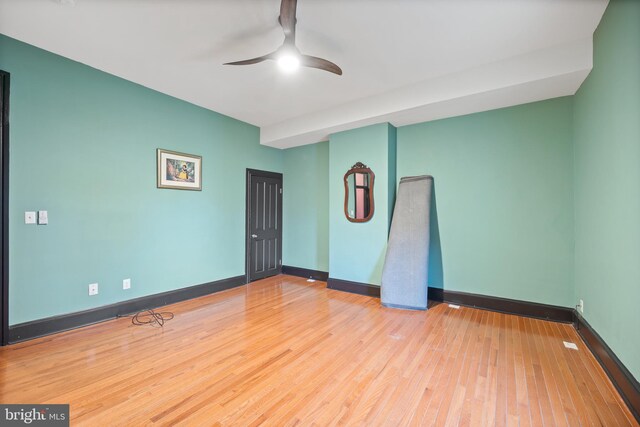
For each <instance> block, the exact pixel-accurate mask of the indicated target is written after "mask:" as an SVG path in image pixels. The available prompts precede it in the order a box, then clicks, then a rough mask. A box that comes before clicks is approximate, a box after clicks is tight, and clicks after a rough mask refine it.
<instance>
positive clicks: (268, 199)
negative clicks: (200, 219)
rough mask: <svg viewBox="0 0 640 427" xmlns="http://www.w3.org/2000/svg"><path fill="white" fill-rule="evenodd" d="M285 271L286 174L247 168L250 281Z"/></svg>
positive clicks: (248, 266)
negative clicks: (283, 184) (284, 201)
mask: <svg viewBox="0 0 640 427" xmlns="http://www.w3.org/2000/svg"><path fill="white" fill-rule="evenodd" d="M281 270H282V174H279V173H274V172H265V171H258V170H253V169H247V281H248V282H252V281H254V280H258V279H262V278H264V277H268V276H274V275H276V274H280V271H281Z"/></svg>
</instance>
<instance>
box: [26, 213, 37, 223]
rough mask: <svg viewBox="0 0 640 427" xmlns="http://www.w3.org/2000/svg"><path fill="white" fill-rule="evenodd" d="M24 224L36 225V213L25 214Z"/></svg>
mask: <svg viewBox="0 0 640 427" xmlns="http://www.w3.org/2000/svg"><path fill="white" fill-rule="evenodd" d="M24 223H25V224H35V223H36V213H35V212H25V213H24Z"/></svg>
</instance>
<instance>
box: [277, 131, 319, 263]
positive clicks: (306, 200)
mask: <svg viewBox="0 0 640 427" xmlns="http://www.w3.org/2000/svg"><path fill="white" fill-rule="evenodd" d="M283 172H284V184H283V188H284V197H283V200H284V201H283V207H284V212H283V221H284V224H285V226H284V227H283V239H282V240H283V243H282V244H283V249H282V252H283V263H284V264H285V265H289V266H293V267H302V268H309V269H311V270H319V271H329V142H328V141H325V142H320V143H318V144H312V145H303V146H302V147H296V148H290V149H288V150H285V151H284V158H283Z"/></svg>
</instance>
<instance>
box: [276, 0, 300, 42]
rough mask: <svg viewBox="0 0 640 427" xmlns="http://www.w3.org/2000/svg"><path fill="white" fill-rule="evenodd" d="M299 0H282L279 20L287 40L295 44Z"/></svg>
mask: <svg viewBox="0 0 640 427" xmlns="http://www.w3.org/2000/svg"><path fill="white" fill-rule="evenodd" d="M297 5H298V0H282V3H280V17H279V18H278V21H279V22H280V26H281V27H282V31H284V38H285V41H289V42H290V43H292V44H294V43H295V39H296V8H297Z"/></svg>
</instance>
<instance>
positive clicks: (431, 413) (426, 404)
mask: <svg viewBox="0 0 640 427" xmlns="http://www.w3.org/2000/svg"><path fill="white" fill-rule="evenodd" d="M325 286H326V285H325V283H324V282H315V283H307V282H306V281H305V280H304V279H300V278H295V277H291V276H277V277H275V278H270V279H265V280H262V281H259V282H254V283H252V284H250V285H247V286H243V287H240V288H235V289H231V290H228V291H224V292H221V293H217V294H213V295H209V296H206V297H202V298H198V299H195V300H191V301H186V302H182V303H178V304H174V305H172V306H168V307H166V308H164V309H163V310H169V311H173V312H174V313H175V318H174V319H173V320H171V321H169V322H168V323H166V324H165V326H164V328H162V329H160V328H153V327H149V326H133V325H132V324H131V321H130V319H126V318H123V319H117V320H113V321H109V322H104V323H101V324H98V325H93V326H90V327H86V328H82V329H77V330H74V331H69V332H65V333H61V334H57V335H54V336H49V337H45V338H40V339H37V340H33V341H29V342H25V343H21V344H16V345H13V346H9V347H4V348H1V349H0V381H1V384H0V402H2V403H70V404H71V420H72V425H91V426H101V425H146V424H160V425H175V424H183V425H217V424H219V425H239V426H249V425H258V424H261V423H264V424H265V425H295V424H300V425H319V426H324V425H335V424H349V425H354V424H359V425H391V426H401V425H402V426H404V425H460V426H467V425H483V426H484V425H522V426H529V425H533V426H542V425H554V426H564V425H607V426H625V425H636V423H635V420H634V419H633V417H632V416H631V414H630V412H629V411H628V409H627V408H626V407H625V405H624V403H623V402H622V401H621V399H620V397H619V395H618V394H617V392H616V391H615V389H614V388H613V386H612V384H611V383H610V382H609V380H608V379H607V377H606V375H605V373H604V372H603V370H602V369H601V368H600V366H599V365H598V363H597V362H596V360H595V359H594V357H593V356H592V355H591V353H590V352H589V350H588V349H587V348H586V346H585V345H584V343H583V342H582V341H581V340H580V338H579V337H578V335H577V334H576V332H575V330H574V329H573V328H572V327H571V326H570V325H565V324H559V323H552V322H546V321H541V320H534V319H528V318H522V317H517V316H510V315H504V314H499V313H494V312H489V311H482V310H476V309H471V308H465V307H461V308H460V309H453V308H450V307H448V305H447V304H432V305H431V307H430V309H429V310H428V311H426V312H418V311H401V310H395V309H387V308H383V307H381V306H380V301H379V300H378V299H375V298H371V297H366V296H360V295H354V294H348V293H343V292H339V291H333V290H328V289H326V288H325ZM563 340H564V341H571V342H574V343H576V344H577V345H578V351H575V350H569V349H566V348H565V347H564V346H563V343H562V341H563Z"/></svg>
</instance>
